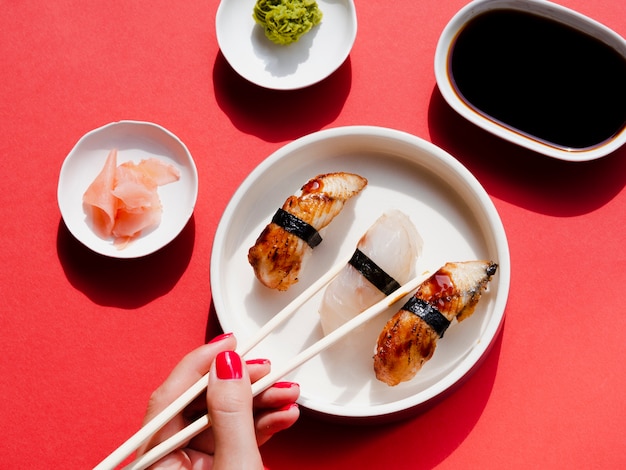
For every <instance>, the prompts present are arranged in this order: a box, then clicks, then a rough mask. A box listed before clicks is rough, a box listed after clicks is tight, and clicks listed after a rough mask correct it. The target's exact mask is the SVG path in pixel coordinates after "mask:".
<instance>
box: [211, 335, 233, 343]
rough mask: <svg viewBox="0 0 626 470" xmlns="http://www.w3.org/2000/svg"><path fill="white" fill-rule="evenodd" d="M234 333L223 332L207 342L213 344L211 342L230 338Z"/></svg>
mask: <svg viewBox="0 0 626 470" xmlns="http://www.w3.org/2000/svg"><path fill="white" fill-rule="evenodd" d="M232 335H233V334H232V333H223V334H221V335H219V336H216V337H215V338H213V339H212V340H211V341H209V342H208V343H207V344H211V343H218V342H220V341H223V340H225V339H226V338H230V337H231V336H232Z"/></svg>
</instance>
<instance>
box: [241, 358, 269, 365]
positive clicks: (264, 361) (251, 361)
mask: <svg viewBox="0 0 626 470" xmlns="http://www.w3.org/2000/svg"><path fill="white" fill-rule="evenodd" d="M269 363H270V360H269V359H248V360H247V361H246V364H248V365H253V364H263V365H264V364H269Z"/></svg>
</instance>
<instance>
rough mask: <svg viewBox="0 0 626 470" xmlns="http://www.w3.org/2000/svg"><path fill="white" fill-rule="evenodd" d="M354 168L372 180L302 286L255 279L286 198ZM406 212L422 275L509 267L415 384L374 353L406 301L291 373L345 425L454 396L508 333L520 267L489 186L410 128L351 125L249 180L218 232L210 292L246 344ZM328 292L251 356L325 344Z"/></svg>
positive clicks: (330, 232)
mask: <svg viewBox="0 0 626 470" xmlns="http://www.w3.org/2000/svg"><path fill="white" fill-rule="evenodd" d="M335 171H346V172H353V173H357V174H360V175H361V176H364V177H366V178H367V179H368V181H369V183H368V185H367V186H366V187H365V189H363V191H362V192H361V193H360V194H359V195H358V196H357V197H355V198H353V199H352V200H350V201H349V202H348V203H347V204H346V206H345V207H344V209H343V211H342V212H341V213H340V214H339V215H338V216H337V217H336V218H335V219H334V220H333V221H332V223H331V224H330V225H329V226H328V227H327V228H326V230H325V232H324V233H323V237H324V240H323V242H322V243H321V244H320V245H319V246H317V247H316V248H315V250H314V252H313V254H312V255H311V256H310V257H309V259H308V260H307V262H306V264H305V266H304V268H303V271H302V272H301V277H300V281H299V282H298V283H297V284H295V285H294V286H292V287H291V288H290V289H289V290H288V291H286V292H278V291H274V290H271V289H268V288H266V287H264V286H262V285H261V284H260V282H259V281H258V280H257V279H256V278H255V276H254V272H253V270H252V268H251V267H250V265H249V264H248V260H247V253H248V249H249V248H250V247H251V246H252V245H253V244H254V243H255V240H256V238H257V237H258V235H259V234H260V233H261V231H262V230H263V228H264V227H265V225H266V224H267V223H268V222H269V221H270V219H271V218H272V216H273V215H274V213H275V212H276V210H277V209H278V208H279V207H281V206H282V204H283V202H284V201H285V199H286V198H287V197H288V196H290V195H292V194H297V193H298V191H299V189H300V187H301V186H302V185H303V184H304V183H305V182H307V181H308V180H309V179H310V178H312V177H314V176H317V175H318V174H322V173H328V172H335ZM390 209H399V210H401V211H403V212H405V213H406V214H407V215H408V216H409V217H410V218H411V220H412V221H413V223H414V224H415V226H416V227H417V229H418V231H419V232H420V234H421V236H422V238H423V239H424V250H423V256H422V257H421V258H420V259H419V261H418V264H417V266H416V273H418V274H421V273H425V272H434V271H435V270H437V269H438V268H439V267H441V266H442V265H443V264H445V263H446V262H447V261H464V260H472V259H490V260H493V261H495V262H497V263H498V264H499V269H498V272H497V273H496V275H495V276H494V277H493V279H492V281H491V283H490V287H489V290H488V291H487V292H486V293H485V294H484V295H483V298H482V299H481V301H480V303H479V304H478V307H477V309H476V312H475V313H474V315H473V316H472V317H470V318H469V319H467V320H465V321H464V322H463V323H462V324H460V325H451V327H450V328H449V329H448V331H447V332H446V335H445V337H444V338H442V339H441V340H440V341H439V345H438V346H437V350H436V351H435V354H434V357H433V358H432V359H431V360H430V361H429V362H427V363H426V365H425V366H424V367H423V369H422V370H421V371H420V372H419V373H418V374H417V376H416V377H415V378H414V379H413V380H411V381H410V382H405V383H403V384H400V385H398V386H396V387H389V386H387V385H385V384H383V383H382V382H379V381H378V380H377V379H376V378H375V375H374V372H373V362H372V356H373V351H374V346H375V343H376V340H377V338H378V334H379V332H380V331H381V329H382V327H383V325H384V323H385V322H386V321H387V319H389V318H390V317H391V316H392V315H393V314H394V313H395V312H397V311H398V310H399V308H400V307H401V306H402V304H403V302H398V303H396V304H395V305H394V306H393V307H392V308H390V309H389V310H388V311H386V312H384V313H382V314H381V315H380V316H378V317H376V318H374V319H373V320H371V321H370V322H368V323H367V324H365V325H363V326H362V327H361V329H359V330H358V331H354V332H352V333H350V334H349V335H348V337H346V338H344V340H343V341H342V342H340V343H337V344H334V345H333V346H331V348H329V349H327V350H326V351H323V352H322V353H321V354H319V355H318V356H315V357H313V358H312V359H310V360H309V361H308V362H306V363H304V364H303V365H302V366H300V367H299V368H298V369H296V370H294V371H293V372H292V373H290V374H289V375H288V376H287V380H293V381H295V382H298V383H299V384H300V386H301V397H300V401H299V403H300V404H301V405H302V406H304V407H306V408H308V409H310V410H312V411H314V412H316V413H318V414H321V415H326V416H329V417H341V418H342V419H344V420H345V419H349V418H352V419H369V420H372V419H390V417H392V416H398V415H402V414H404V413H405V412H406V411H407V410H410V409H413V408H416V407H419V406H421V405H424V404H425V403H427V402H428V401H430V400H431V399H433V398H434V397H437V396H438V395H440V394H442V393H443V392H445V391H446V390H448V389H450V387H452V386H453V385H454V384H455V383H457V382H458V381H459V380H460V379H461V378H462V377H464V376H465V375H466V374H467V373H468V372H469V371H470V370H472V368H473V367H474V366H475V365H476V364H477V362H478V361H479V360H480V359H481V357H482V356H483V355H484V354H485V353H486V352H487V351H488V350H489V348H490V346H491V344H492V342H493V341H494V338H495V337H496V336H497V333H498V331H499V329H500V326H501V323H502V320H503V317H504V308H505V304H506V300H507V297H508V290H509V279H510V262H509V251H508V243H507V239H506V235H505V232H504V228H503V226H502V223H501V221H500V218H499V215H498V213H497V211H496V209H495V207H494V205H493V203H492V201H491V199H490V198H489V196H488V195H487V193H486V192H485V191H484V189H483V188H482V186H481V185H480V184H479V183H478V181H477V180H476V179H475V178H474V177H473V176H472V174H471V173H470V172H469V171H468V170H467V169H466V168H465V167H463V166H462V165H461V164H460V163H459V162H458V161H457V160H455V159H454V158H453V157H451V156H450V155H449V154H447V153H446V152H444V151H443V150H441V149H440V148H438V147H436V146H435V145H433V144H431V143H428V142H426V141H424V140H422V139H419V138H418V137H415V136H413V135H410V134H406V133H403V132H400V131H396V130H391V129H385V128H379V127H369V126H357V127H343V128H335V129H330V130H324V131H320V132H317V133H314V134H311V135H308V136H305V137H303V138H300V139H298V140H296V141H294V142H292V143H290V144H288V145H286V146H284V147H283V148H281V149H279V150H278V151H276V152H275V153H274V154H272V155H271V156H270V157H269V158H267V159H266V160H265V161H264V162H263V163H261V164H260V165H259V166H258V167H257V168H256V169H255V170H254V171H253V172H252V173H251V174H250V175H249V176H248V178H246V180H245V181H244V182H243V184H242V185H241V186H240V187H239V189H238V190H237V191H236V193H235V194H234V196H233V198H232V200H231V201H230V203H229V204H228V206H227V208H226V211H225V212H224V214H223V216H222V219H221V221H220V223H219V225H218V228H217V232H216V235H215V241H214V247H213V253H212V260H211V288H212V295H213V301H214V305H215V309H216V312H217V316H218V318H219V321H220V323H221V326H222V327H223V329H224V331H227V332H228V331H231V332H234V333H235V335H236V336H237V338H238V341H239V344H240V345H243V344H245V343H246V341H248V339H249V338H251V337H252V336H253V334H254V333H255V332H256V331H258V330H259V329H260V328H261V327H262V326H263V325H264V324H265V323H266V322H268V320H269V319H271V318H272V317H273V315H274V314H275V313H277V312H279V311H280V310H281V309H282V307H284V306H285V305H287V304H288V303H289V302H290V300H292V299H293V298H295V297H296V296H297V295H298V294H299V293H301V292H302V291H303V290H305V289H306V287H308V286H310V285H311V284H312V283H313V282H314V281H315V280H316V279H318V278H319V277H321V275H322V274H323V273H325V272H326V271H327V270H329V269H330V268H331V267H332V266H334V265H335V264H336V263H338V262H339V260H342V259H345V258H346V257H348V256H350V255H351V254H352V253H353V252H354V249H355V247H356V244H357V242H358V240H359V238H360V237H361V235H362V234H363V233H365V232H366V231H367V229H368V228H369V227H370V226H371V225H372V224H373V223H374V221H375V220H376V219H377V218H378V217H379V216H380V215H381V214H382V213H383V212H385V211H387V210H390ZM323 291H324V290H323V289H322V290H321V291H320V292H318V293H317V294H315V295H314V296H313V297H312V298H311V299H310V300H309V301H308V302H307V303H306V304H304V305H303V306H302V307H301V308H300V310H299V311H298V312H296V313H295V315H294V316H292V317H291V318H290V319H289V320H287V321H286V323H284V324H283V325H282V326H280V327H279V328H278V329H276V330H275V331H273V332H272V333H271V334H270V335H269V336H268V337H266V338H265V339H264V340H263V341H261V342H260V343H259V344H258V345H257V346H256V347H255V348H253V349H252V351H251V352H250V353H249V354H248V355H247V357H249V358H252V357H257V358H258V357H263V358H268V359H270V360H271V361H272V368H273V370H278V369H279V368H281V367H284V365H285V364H286V363H287V362H288V361H289V360H290V358H293V357H294V356H295V355H296V354H297V353H298V352H300V351H302V350H303V349H305V348H306V347H308V346H310V345H311V344H313V343H314V342H315V341H317V340H319V339H320V338H322V332H321V327H320V324H319V315H318V313H317V312H318V306H319V304H320V300H321V297H322V295H323Z"/></svg>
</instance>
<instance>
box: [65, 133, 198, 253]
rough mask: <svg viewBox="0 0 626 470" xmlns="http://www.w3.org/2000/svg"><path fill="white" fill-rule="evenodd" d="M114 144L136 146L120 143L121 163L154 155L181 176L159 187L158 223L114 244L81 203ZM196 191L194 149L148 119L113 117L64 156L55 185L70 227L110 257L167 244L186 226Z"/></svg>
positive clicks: (136, 160) (85, 243)
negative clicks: (97, 229)
mask: <svg viewBox="0 0 626 470" xmlns="http://www.w3.org/2000/svg"><path fill="white" fill-rule="evenodd" d="M103 140H104V141H106V142H104V141H103ZM116 144H123V145H124V146H127V145H131V144H132V146H133V147H132V149H118V164H119V163H122V162H124V161H127V160H132V161H135V162H138V161H139V160H140V159H142V158H149V157H156V158H159V159H160V160H162V161H164V162H166V163H170V164H173V165H175V166H176V167H177V168H178V170H180V172H181V177H180V180H179V181H176V182H173V183H170V184H168V185H164V186H161V187H159V189H158V191H159V198H160V199H161V203H162V205H163V214H162V219H161V223H160V224H159V226H158V227H156V228H154V229H152V230H149V231H147V232H146V233H145V234H141V235H140V236H139V237H138V238H137V239H135V240H133V241H132V242H131V243H130V244H129V245H128V246H127V247H125V248H124V249H118V248H116V247H115V246H114V245H113V241H112V240H104V239H102V238H100V237H98V236H97V235H96V234H95V233H94V232H93V230H92V229H91V228H90V227H89V223H88V220H87V217H86V214H85V212H84V209H83V203H82V196H83V193H84V191H85V190H86V189H87V187H88V186H89V185H90V184H91V182H92V181H93V179H94V178H95V176H96V175H97V174H98V173H99V172H100V171H101V170H102V167H103V166H104V162H105V160H106V157H107V155H108V152H109V151H110V150H111V149H112V148H113V147H116ZM88 158H93V159H94V160H95V159H97V163H93V164H92V162H87V161H86V160H87V159H88ZM197 197H198V171H197V169H196V165H195V162H194V160H193V158H192V156H191V153H190V152H189V150H188V149H187V147H186V146H185V144H184V143H183V142H182V141H181V140H180V139H179V138H178V137H177V136H176V135H174V134H173V133H172V132H170V131H169V130H167V129H165V128H164V127H162V126H160V125H158V124H155V123H152V122H147V121H133V120H123V121H116V122H111V123H108V124H106V125H104V126H101V127H99V128H97V129H93V130H91V131H89V132H88V133H86V134H85V135H83V136H82V137H81V138H80V139H79V140H78V142H76V144H75V145H74V147H73V148H72V150H71V151H70V152H69V153H68V155H67V157H66V158H65V160H64V161H63V164H62V166H61V170H60V174H59V182H58V187H57V202H58V206H59V210H60V212H61V217H62V218H63V221H64V222H65V225H66V227H67V229H68V230H69V231H70V233H71V234H72V235H73V236H74V237H75V238H76V239H77V240H78V241H80V242H81V243H82V244H83V245H85V246H86V247H88V248H89V249H91V250H92V251H94V252H96V253H99V254H101V255H104V256H108V257H111V258H138V257H142V256H146V255H149V254H151V253H154V252H155V251H158V250H159V249H161V248H162V247H164V246H165V245H167V244H168V243H169V242H171V241H172V240H173V239H174V238H176V237H177V236H178V234H179V233H180V232H181V231H182V230H183V228H184V227H185V226H186V224H187V222H188V221H189V219H190V217H191V215H192V214H193V211H194V207H195V204H196V200H197Z"/></svg>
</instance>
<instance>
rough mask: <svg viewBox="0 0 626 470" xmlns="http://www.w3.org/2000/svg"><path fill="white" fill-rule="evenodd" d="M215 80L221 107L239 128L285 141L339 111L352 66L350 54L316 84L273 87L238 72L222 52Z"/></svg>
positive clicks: (321, 124) (326, 121)
mask: <svg viewBox="0 0 626 470" xmlns="http://www.w3.org/2000/svg"><path fill="white" fill-rule="evenodd" d="M213 83H214V88H215V90H214V92H215V97H216V99H217V103H218V105H219V107H220V108H221V109H222V111H224V113H225V114H226V115H227V116H228V117H229V118H230V120H231V122H232V123H233V125H234V126H235V127H236V128H237V129H239V130H241V131H242V132H245V133H247V134H252V135H256V136H258V137H260V138H261V139H263V140H265V141H267V142H282V141H285V140H292V139H296V138H298V137H301V136H303V135H306V134H309V133H311V132H315V131H318V130H320V129H321V128H323V127H324V126H325V125H327V124H329V123H331V122H332V121H333V120H334V119H335V118H336V117H337V116H338V115H339V113H340V112H341V109H342V108H343V105H344V103H345V101H346V98H347V96H348V93H349V92H350V87H351V84H352V67H351V64H350V57H348V59H347V60H346V61H345V62H344V63H343V64H342V65H341V67H339V69H337V70H336V71H335V72H334V73H333V74H332V75H330V76H329V77H328V78H326V79H325V80H322V81H321V82H319V83H317V84H315V85H312V86H310V87H307V88H303V89H300V90H270V89H266V88H262V87H259V86H257V85H255V84H253V83H251V82H248V81H247V80H245V79H244V78H242V77H241V76H240V75H238V74H237V73H236V72H235V71H234V70H233V69H232V68H231V66H230V65H229V64H228V62H227V61H226V59H225V58H224V56H223V55H222V53H221V52H220V53H219V54H218V55H217V57H216V59H215V64H214V67H213ZM320 96H322V97H324V98H323V99H320Z"/></svg>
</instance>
